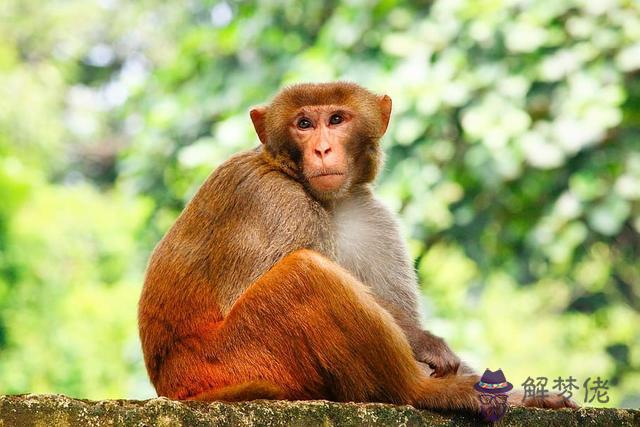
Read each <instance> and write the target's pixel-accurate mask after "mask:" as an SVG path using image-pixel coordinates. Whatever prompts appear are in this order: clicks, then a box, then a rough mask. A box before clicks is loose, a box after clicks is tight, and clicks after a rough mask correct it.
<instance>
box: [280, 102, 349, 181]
mask: <svg viewBox="0 0 640 427" xmlns="http://www.w3.org/2000/svg"><path fill="white" fill-rule="evenodd" d="M353 117H354V112H353V111H349V110H347V109H345V108H344V106H338V105H315V106H305V107H302V108H300V110H299V111H298V112H297V114H296V115H295V116H294V117H293V120H292V121H291V123H290V127H289V129H290V133H291V137H292V140H293V142H294V143H295V145H296V147H297V149H298V150H299V152H300V153H301V154H302V155H301V159H300V162H301V169H302V174H303V176H304V179H305V180H306V182H307V183H308V185H309V187H310V188H311V189H312V190H313V192H314V193H317V194H325V193H335V192H339V191H340V189H341V188H342V187H343V186H344V185H345V184H346V183H347V181H349V178H350V177H349V172H350V169H351V168H350V166H351V165H350V164H349V162H348V159H347V157H348V156H347V148H348V145H349V142H350V141H349V137H350V135H352V134H353Z"/></svg>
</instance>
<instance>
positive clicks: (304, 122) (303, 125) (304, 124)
mask: <svg viewBox="0 0 640 427" xmlns="http://www.w3.org/2000/svg"><path fill="white" fill-rule="evenodd" d="M311 124H312V123H311V120H309V119H306V118H304V117H303V118H301V119H300V120H298V127H299V128H300V129H309V128H310V127H311Z"/></svg>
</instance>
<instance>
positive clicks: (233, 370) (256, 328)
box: [195, 250, 479, 410]
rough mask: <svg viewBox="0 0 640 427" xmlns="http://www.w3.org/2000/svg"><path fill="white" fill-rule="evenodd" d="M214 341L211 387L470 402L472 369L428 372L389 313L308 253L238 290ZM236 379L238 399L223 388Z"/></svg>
mask: <svg viewBox="0 0 640 427" xmlns="http://www.w3.org/2000/svg"><path fill="white" fill-rule="evenodd" d="M212 338H214V339H213V340H212V342H211V353H210V354H209V355H208V356H207V358H206V359H207V360H209V361H210V363H211V364H212V368H211V371H210V372H215V376H216V378H215V380H214V381H210V383H211V384H216V385H217V390H215V389H214V390H211V391H210V392H204V393H201V395H199V396H195V398H200V399H203V400H207V399H209V398H211V399H213V398H216V396H217V394H218V395H219V393H221V394H222V395H224V398H225V399H226V400H241V399H242V398H244V396H247V395H251V394H250V393H247V391H248V390H247V388H250V387H249V386H247V387H242V384H243V383H252V382H255V383H261V384H273V385H274V386H276V387H277V388H278V389H280V390H282V395H283V397H285V398H287V399H330V400H335V401H361V402H367V401H372V402H391V403H399V404H414V405H416V406H418V407H425V408H434V409H463V408H464V409H470V410H477V409H478V408H479V401H478V396H477V393H476V392H475V391H474V390H473V384H474V383H475V382H477V381H478V377H477V376H470V377H462V376H451V377H447V378H429V377H427V376H426V375H424V374H423V373H422V371H421V369H420V368H419V366H418V364H417V362H416V361H415V359H414V357H413V354H412V351H411V348H410V346H409V343H408V341H407V339H406V337H405V335H404V333H403V332H402V330H401V329H400V327H399V326H398V325H397V324H396V323H395V321H394V320H393V318H392V316H391V315H390V314H389V313H388V312H387V311H386V310H384V309H382V307H381V306H380V305H378V304H377V303H376V302H375V300H374V299H373V297H372V296H371V295H369V293H368V291H367V288H366V287H365V286H364V285H363V284H362V283H360V282H359V281H357V280H356V279H355V278H353V276H351V275H350V274H349V273H347V272H346V271H345V270H344V269H342V268H341V267H340V266H338V265H337V264H335V263H333V262H331V261H329V260H328V259H326V258H324V257H323V256H321V255H319V254H317V253H315V252H312V251H306V250H305V251H297V252H294V253H293V254H291V255H289V256H287V257H285V258H284V259H283V260H282V261H281V262H279V263H278V264H276V265H275V266H274V267H273V268H272V269H271V270H270V271H268V272H267V273H265V274H264V275H263V276H262V277H261V278H259V279H258V280H257V281H256V282H255V283H254V284H253V285H252V286H251V287H250V288H249V289H247V291H245V293H244V294H243V295H242V296H241V297H240V299H239V300H238V301H237V302H236V304H235V305H234V306H233V308H232V309H231V311H230V313H229V314H228V315H227V317H226V318H225V320H224V321H223V322H222V324H221V325H220V327H219V328H218V329H217V330H216V331H215V333H214V334H213V336H212ZM234 387H236V388H237V387H240V389H241V392H239V393H238V396H237V399H234V396H233V395H232V394H231V393H230V391H233V389H234Z"/></svg>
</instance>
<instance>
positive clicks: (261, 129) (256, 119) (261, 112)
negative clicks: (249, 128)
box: [249, 107, 267, 144]
mask: <svg viewBox="0 0 640 427" xmlns="http://www.w3.org/2000/svg"><path fill="white" fill-rule="evenodd" d="M249 115H250V116H251V121H252V122H253V127H254V128H255V129H256V133H257V134H258V138H260V142H262V143H263V144H266V143H267V129H266V126H265V123H264V118H265V116H266V115H267V107H255V108H252V109H251V111H249Z"/></svg>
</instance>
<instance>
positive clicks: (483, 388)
mask: <svg viewBox="0 0 640 427" xmlns="http://www.w3.org/2000/svg"><path fill="white" fill-rule="evenodd" d="M473 387H474V388H475V389H476V390H477V391H479V392H480V393H490V394H500V393H506V392H508V391H509V390H511V389H512V388H513V384H511V383H510V382H507V379H506V378H505V376H504V373H503V372H502V369H498V370H497V371H495V372H493V371H490V370H489V369H488V368H487V369H486V370H485V371H484V374H482V378H480V381H478V382H477V383H476V384H475V385H474V386H473Z"/></svg>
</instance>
